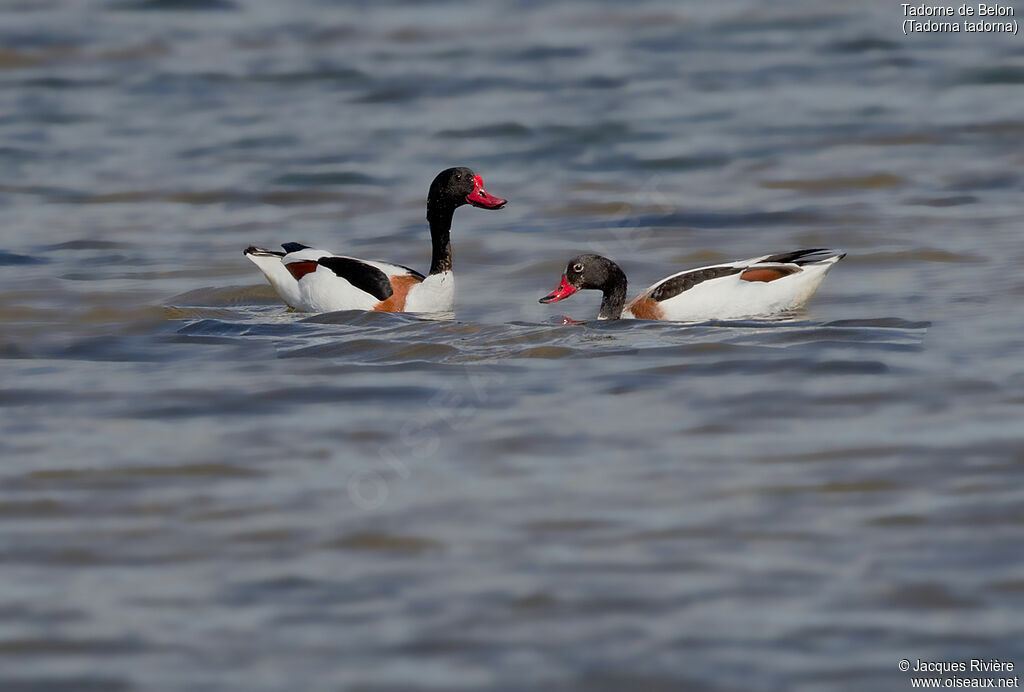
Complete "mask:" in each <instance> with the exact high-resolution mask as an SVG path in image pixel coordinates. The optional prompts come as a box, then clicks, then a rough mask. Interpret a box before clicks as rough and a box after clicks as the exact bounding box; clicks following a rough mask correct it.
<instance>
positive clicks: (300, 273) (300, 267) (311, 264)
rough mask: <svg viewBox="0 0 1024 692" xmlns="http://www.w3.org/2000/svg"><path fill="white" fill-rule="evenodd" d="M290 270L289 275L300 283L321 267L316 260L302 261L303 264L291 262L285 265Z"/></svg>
mask: <svg viewBox="0 0 1024 692" xmlns="http://www.w3.org/2000/svg"><path fill="white" fill-rule="evenodd" d="M284 266H285V267H286V268H287V269H288V273H289V274H291V275H292V276H294V277H295V280H296V281H298V280H299V279H301V278H302V277H304V276H305V275H306V274H308V273H310V272H315V271H316V268H317V267H318V266H320V265H319V264H318V263H317V261H316V260H302V261H301V262H289V263H288V264H286V265H284Z"/></svg>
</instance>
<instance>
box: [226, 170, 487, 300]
mask: <svg viewBox="0 0 1024 692" xmlns="http://www.w3.org/2000/svg"><path fill="white" fill-rule="evenodd" d="M505 202H506V200H504V199H501V198H500V197H495V196H494V195H491V194H489V193H488V192H487V191H486V190H484V182H483V179H482V178H481V177H480V176H479V175H477V174H476V173H474V172H473V171H472V170H470V169H469V168H449V169H447V170H444V171H441V172H440V173H438V175H437V177H436V178H434V181H433V182H432V183H431V184H430V189H429V191H428V193H427V221H428V222H429V224H430V240H431V243H432V246H433V254H432V258H431V261H430V270H429V272H428V274H427V275H426V276H424V275H423V274H420V273H419V272H418V271H416V270H415V269H410V268H409V267H405V266H403V265H400V264H391V263H389V262H380V261H375V260H363V259H356V258H355V257H347V256H345V255H335V254H333V253H331V252H328V251H326V250H317V249H316V248H312V247H309V246H307V245H303V244H302V243H285V244H284V245H282V246H281V247H282V248H284V252H278V251H276V250H267V249H265V248H261V247H254V246H250V247H248V248H246V249H245V256H246V257H248V258H249V259H250V260H252V261H253V263H255V264H256V266H257V267H259V268H260V271H262V272H263V275H264V276H266V277H267V281H269V282H270V285H271V286H273V287H274V290H276V291H277V294H278V295H279V296H281V299H282V300H283V301H284V302H285V303H287V304H288V306H289V307H291V308H292V309H294V310H298V311H300V312H329V311H333V310H378V311H383V312H423V313H448V312H452V311H453V310H454V305H455V282H454V277H453V275H452V250H451V237H450V235H451V227H452V215H453V214H454V213H455V210H456V209H458V208H459V207H461V206H462V205H464V204H471V205H473V206H474V207H480V208H481V209H501V208H502V207H503V206H505Z"/></svg>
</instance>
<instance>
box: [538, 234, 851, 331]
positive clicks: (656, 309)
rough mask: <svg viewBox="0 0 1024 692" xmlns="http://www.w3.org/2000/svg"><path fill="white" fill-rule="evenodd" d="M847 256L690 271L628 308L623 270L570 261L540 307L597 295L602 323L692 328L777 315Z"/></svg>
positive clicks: (786, 256)
mask: <svg viewBox="0 0 1024 692" xmlns="http://www.w3.org/2000/svg"><path fill="white" fill-rule="evenodd" d="M845 256H846V253H845V252H844V253H838V252H833V251H832V250H826V249H825V248H814V249H811V250H796V251H794V252H782V253H779V254H776V255H764V256H763V257H754V258H752V259H748V260H742V261H739V262H727V263H725V264H715V265H712V266H709V267H700V268H699V269H688V270H686V271H682V272H679V273H678V274H673V275H672V276H669V277H667V278H665V279H662V280H661V281H659V282H658V283H656V284H654V285H653V286H651V287H650V288H648V289H647V290H645V291H644V292H643V293H641V294H640V295H639V296H637V297H636V298H634V299H633V300H632V301H631V302H630V303H629V304H628V305H627V304H626V275H625V274H624V273H623V272H622V270H621V269H619V266H618V265H617V264H615V262H612V261H611V260H610V259H608V258H607V257H602V256H600V255H579V256H578V257H574V258H572V259H571V260H569V264H568V265H566V268H565V273H564V274H562V282H561V283H560V284H559V285H558V288H556V289H555V290H554V291H552V292H551V293H550V294H548V295H546V296H544V297H543V298H541V299H540V302H542V303H555V302H558V301H559V300H563V299H565V298H568V297H569V296H571V295H572V294H573V293H576V291H579V290H581V289H595V290H599V291H601V292H602V293H604V298H603V300H602V301H601V310H600V312H599V313H598V316H597V318H598V319H599V320H617V319H619V318H620V317H623V318H635V319H641V320H673V321H679V322H692V321H699V320H711V319H724V320H729V319H738V318H741V317H757V316H763V315H771V314H774V313H778V312H782V311H785V310H791V309H793V308H797V307H799V306H801V305H803V304H804V303H806V302H807V299H808V298H810V297H811V296H812V295H814V292H815V291H817V290H818V286H820V285H821V282H822V281H823V280H824V279H825V275H826V274H828V270H829V269H831V268H832V265H834V264H835V263H836V262H838V261H839V260H841V259H843V257H845Z"/></svg>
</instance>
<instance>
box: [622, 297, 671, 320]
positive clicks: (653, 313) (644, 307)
mask: <svg viewBox="0 0 1024 692" xmlns="http://www.w3.org/2000/svg"><path fill="white" fill-rule="evenodd" d="M626 309H627V310H629V311H630V312H631V313H633V317H635V318H637V319H638V320H663V319H665V313H663V312H662V311H661V306H660V305H658V301H656V300H655V299H654V298H651V297H650V296H638V297H637V298H636V299H634V300H633V302H632V303H630V304H629V305H627V306H626Z"/></svg>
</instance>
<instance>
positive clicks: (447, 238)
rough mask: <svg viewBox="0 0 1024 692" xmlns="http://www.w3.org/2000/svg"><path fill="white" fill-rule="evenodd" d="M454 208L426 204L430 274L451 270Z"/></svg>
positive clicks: (444, 205) (445, 205)
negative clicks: (428, 226)
mask: <svg viewBox="0 0 1024 692" xmlns="http://www.w3.org/2000/svg"><path fill="white" fill-rule="evenodd" d="M454 213H455V207H453V206H450V205H447V204H438V203H434V204H431V203H428V204H427V221H428V222H429V223H430V243H431V245H432V247H433V251H432V253H431V256H430V273H431V274H440V273H441V272H449V271H451V270H452V238H451V234H452V215H453V214H454Z"/></svg>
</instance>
